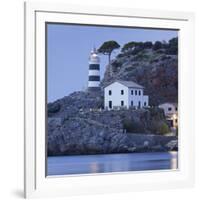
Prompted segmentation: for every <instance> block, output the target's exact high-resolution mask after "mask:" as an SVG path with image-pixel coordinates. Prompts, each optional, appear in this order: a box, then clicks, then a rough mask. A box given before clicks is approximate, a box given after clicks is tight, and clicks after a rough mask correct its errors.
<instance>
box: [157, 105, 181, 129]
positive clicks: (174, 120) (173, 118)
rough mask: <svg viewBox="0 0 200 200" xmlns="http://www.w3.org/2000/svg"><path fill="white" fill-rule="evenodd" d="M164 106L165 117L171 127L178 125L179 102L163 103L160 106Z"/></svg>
mask: <svg viewBox="0 0 200 200" xmlns="http://www.w3.org/2000/svg"><path fill="white" fill-rule="evenodd" d="M158 107H159V108H162V109H163V110H164V113H165V117H166V119H167V121H168V122H169V124H170V126H171V127H174V128H176V127H178V104H177V103H169V102H166V103H163V104H160V105H159V106H158Z"/></svg>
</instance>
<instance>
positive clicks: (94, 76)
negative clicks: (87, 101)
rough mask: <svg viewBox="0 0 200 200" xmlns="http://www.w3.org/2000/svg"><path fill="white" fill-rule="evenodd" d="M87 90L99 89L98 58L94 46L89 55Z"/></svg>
mask: <svg viewBox="0 0 200 200" xmlns="http://www.w3.org/2000/svg"><path fill="white" fill-rule="evenodd" d="M88 90H89V91H97V90H100V58H99V56H98V53H97V50H96V49H95V48H93V50H92V51H91V53H90V56H89V74H88Z"/></svg>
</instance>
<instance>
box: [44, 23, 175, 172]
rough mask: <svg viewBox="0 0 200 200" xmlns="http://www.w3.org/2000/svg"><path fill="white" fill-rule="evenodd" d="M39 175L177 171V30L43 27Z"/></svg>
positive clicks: (66, 26) (73, 25) (95, 26)
mask: <svg viewBox="0 0 200 200" xmlns="http://www.w3.org/2000/svg"><path fill="white" fill-rule="evenodd" d="M46 71H47V72H46V118H47V120H46V123H47V124H46V156H47V158H46V175H47V176H52V175H80V174H96V173H113V172H131V171H134V172H137V171H147V172H148V171H152V170H176V169H178V30H173V29H154V28H138V27H123V26H121V27H117V26H103V25H102V26H100V25H87V24H85V25H84V24H64V23H46Z"/></svg>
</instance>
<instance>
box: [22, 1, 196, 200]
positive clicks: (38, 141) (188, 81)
mask: <svg viewBox="0 0 200 200" xmlns="http://www.w3.org/2000/svg"><path fill="white" fill-rule="evenodd" d="M47 21H48V22H62V23H69V22H70V23H78V24H81V23H83V24H101V25H118V26H132V27H149V28H152V27H153V28H165V29H179V119H180V120H179V127H180V128H179V131H180V136H179V169H178V170H175V171H173V170H171V171H169V170H168V171H167V170H166V171H154V172H151V171H148V172H126V173H114V174H112V173H110V174H105V175H102V174H94V175H87V176H85V175H82V176H60V177H46V175H45V159H46V152H45V149H46V148H45V146H46V143H45V120H46V119H45V109H46V108H45V102H46V100H45V91H46V88H45V78H46V76H45V22H47ZM24 51H25V55H24V59H25V149H24V159H25V173H24V175H25V180H24V194H25V197H26V198H30V197H31V198H33V197H54V196H73V195H86V194H98V193H117V192H120V193H122V192H132V191H143V190H152V189H153V190H155V189H169V188H176V187H190V186H192V185H193V184H194V15H193V14H192V13H183V12H168V11H167V12H166V11H162V12H161V11H148V10H133V9H128V8H114V7H113V8H109V7H108V8H107V7H89V6H82V5H80V6H77V5H68V4H65V3H50V2H49V3H47V2H43V3H41V2H40V3H39V2H26V3H25V49H24ZM119 180H120V181H119Z"/></svg>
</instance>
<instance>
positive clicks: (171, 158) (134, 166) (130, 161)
mask: <svg viewBox="0 0 200 200" xmlns="http://www.w3.org/2000/svg"><path fill="white" fill-rule="evenodd" d="M177 167H178V154H177V152H161V153H127V154H106V155H86V156H59V157H48V161H47V170H48V172H47V174H48V175H69V174H88V173H107V172H125V171H143V170H161V169H177Z"/></svg>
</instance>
